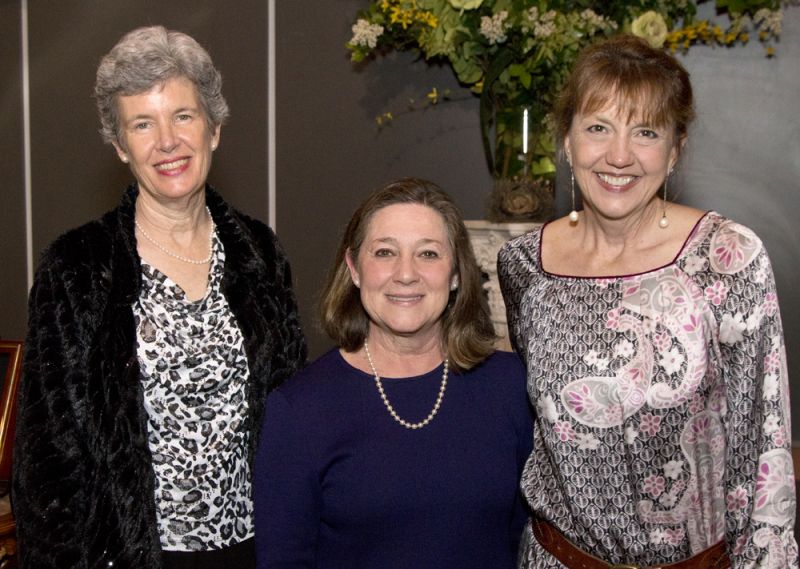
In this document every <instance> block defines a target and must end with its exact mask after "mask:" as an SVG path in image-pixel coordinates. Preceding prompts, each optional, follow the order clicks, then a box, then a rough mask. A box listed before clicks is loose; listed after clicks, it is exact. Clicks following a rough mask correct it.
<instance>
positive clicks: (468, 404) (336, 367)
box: [255, 179, 531, 569]
mask: <svg viewBox="0 0 800 569" xmlns="http://www.w3.org/2000/svg"><path fill="white" fill-rule="evenodd" d="M321 317H322V323H323V326H324V327H325V330H326V331H327V332H328V334H329V335H330V336H331V338H332V339H333V340H334V341H335V342H336V344H337V345H338V347H337V348H335V349H333V350H331V351H329V352H328V353H327V354H325V355H323V356H322V357H321V358H319V359H318V360H316V361H315V362H314V363H312V364H311V365H310V366H309V367H308V368H306V369H305V370H303V371H302V372H300V373H298V374H297V375H296V376H295V377H294V378H293V379H291V380H290V381H288V382H287V383H286V384H285V386H284V388H281V389H279V390H277V391H275V392H274V393H273V394H272V395H271V396H270V398H269V399H268V403H267V410H266V416H265V423H264V427H263V432H264V433H265V437H264V439H263V440H262V444H261V445H260V448H259V451H258V453H257V457H256V466H255V500H256V551H257V560H258V567H260V568H262V569H266V568H273V567H281V568H284V569H285V568H289V567H308V568H318V569H322V568H336V569H341V568H343V567H358V568H360V569H372V568H374V569H378V568H380V569H387V568H392V567H396V568H409V567H442V568H447V567H452V568H454V569H455V568H459V569H464V568H475V569H479V568H480V569H485V568H486V567H493V568H511V567H513V566H514V564H515V559H516V553H517V546H518V543H519V538H520V535H521V532H522V528H523V525H524V523H525V520H526V513H525V510H524V507H523V503H522V500H521V495H520V493H519V490H518V481H519V475H520V473H521V472H522V466H523V464H524V462H525V460H526V459H527V457H528V454H529V453H530V444H531V438H530V437H531V417H530V414H529V409H528V405H527V402H526V400H525V386H524V383H525V381H524V370H523V369H522V366H521V365H520V362H519V360H518V359H517V358H516V356H514V355H513V354H510V353H500V352H495V351H494V349H493V347H492V344H493V341H494V330H493V327H492V324H491V321H490V318H489V310H488V306H487V302H486V299H485V297H484V294H483V290H482V286H481V280H480V270H479V268H478V266H477V264H476V262H475V258H474V256H473V253H472V249H471V247H470V244H469V240H468V237H467V232H466V229H465V228H464V224H463V222H462V220H461V216H460V215H459V213H458V210H457V209H456V207H455V205H454V204H453V202H452V201H451V200H450V198H449V197H448V196H447V195H446V194H445V193H444V192H442V191H441V190H440V189H439V188H438V187H436V186H435V185H434V184H432V183H430V182H426V181H424V180H416V179H404V180H399V181H397V182H395V183H392V184H389V185H387V186H386V187H384V188H382V189H381V190H379V191H377V192H375V193H373V194H372V195H371V196H369V197H368V198H367V199H366V201H365V202H364V203H363V204H362V205H361V207H359V208H358V209H357V210H356V212H355V214H354V215H353V217H352V219H351V220H350V223H349V225H348V226H347V230H346V231H345V234H344V238H343V240H342V242H341V244H340V246H339V250H338V252H337V255H336V259H335V261H334V265H333V268H332V271H331V273H330V276H329V278H328V282H327V285H326V287H325V289H324V292H323V296H322V303H321Z"/></svg>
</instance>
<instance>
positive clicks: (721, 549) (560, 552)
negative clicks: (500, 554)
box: [531, 518, 731, 569]
mask: <svg viewBox="0 0 800 569" xmlns="http://www.w3.org/2000/svg"><path fill="white" fill-rule="evenodd" d="M531 528H532V529H533V535H534V537H536V541H538V542H539V544H540V545H541V546H542V547H543V548H544V550H545V551H547V552H548V553H549V554H550V555H552V556H553V557H555V558H556V559H557V560H558V561H560V562H561V563H562V564H563V565H564V566H566V567H567V568H568V569H729V568H730V566H731V562H730V559H728V554H727V553H726V552H725V542H724V541H720V542H719V543H717V544H715V545H712V546H711V547H709V548H708V549H706V550H704V551H701V552H700V553H698V554H696V555H692V556H691V557H690V558H688V559H684V560H683V561H678V562H676V563H667V564H666V565H636V564H635V563H616V564H614V563H608V562H606V561H603V560H602V559H600V558H599V557H595V556H594V555H592V554H590V553H586V552H585V551H583V550H582V549H581V548H579V547H578V546H576V545H575V544H574V543H572V542H571V541H570V540H568V539H567V538H566V537H564V536H563V535H562V534H561V532H559V531H558V530H557V529H556V528H554V527H553V526H552V525H551V524H549V523H548V522H546V521H544V520H539V519H535V518H534V519H532V520H531Z"/></svg>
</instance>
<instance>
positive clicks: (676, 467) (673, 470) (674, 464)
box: [664, 460, 683, 480]
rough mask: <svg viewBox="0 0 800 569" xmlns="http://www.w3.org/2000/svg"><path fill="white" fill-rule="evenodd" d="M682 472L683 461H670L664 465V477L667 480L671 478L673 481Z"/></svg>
mask: <svg viewBox="0 0 800 569" xmlns="http://www.w3.org/2000/svg"><path fill="white" fill-rule="evenodd" d="M682 471H683V461H682V460H670V461H669V462H668V463H666V464H665V465H664V476H666V477H667V478H672V479H673V480H675V479H676V478H677V477H678V476H680V475H681V472H682Z"/></svg>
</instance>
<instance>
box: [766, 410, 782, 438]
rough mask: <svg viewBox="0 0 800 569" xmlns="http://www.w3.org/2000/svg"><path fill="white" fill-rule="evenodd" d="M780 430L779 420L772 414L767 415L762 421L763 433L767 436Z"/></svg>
mask: <svg viewBox="0 0 800 569" xmlns="http://www.w3.org/2000/svg"><path fill="white" fill-rule="evenodd" d="M780 428H781V421H780V419H778V417H777V416H776V415H775V414H773V413H770V414H769V415H767V418H766V419H764V432H765V433H767V434H772V433H774V432H775V431H777V430H778V429H780Z"/></svg>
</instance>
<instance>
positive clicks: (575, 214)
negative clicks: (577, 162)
mask: <svg viewBox="0 0 800 569" xmlns="http://www.w3.org/2000/svg"><path fill="white" fill-rule="evenodd" d="M569 177H570V180H571V182H572V211H571V212H569V220H570V221H571V222H572V223H578V212H577V211H575V172H573V170H572V164H570V165H569Z"/></svg>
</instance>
